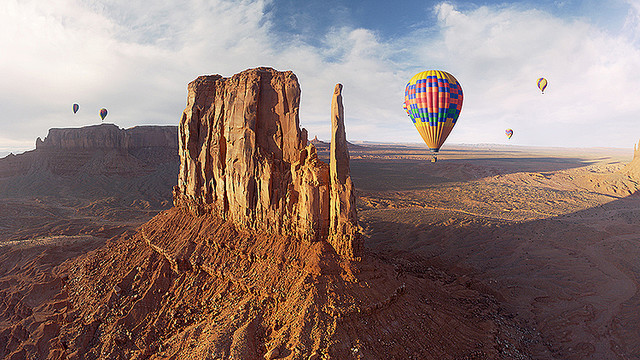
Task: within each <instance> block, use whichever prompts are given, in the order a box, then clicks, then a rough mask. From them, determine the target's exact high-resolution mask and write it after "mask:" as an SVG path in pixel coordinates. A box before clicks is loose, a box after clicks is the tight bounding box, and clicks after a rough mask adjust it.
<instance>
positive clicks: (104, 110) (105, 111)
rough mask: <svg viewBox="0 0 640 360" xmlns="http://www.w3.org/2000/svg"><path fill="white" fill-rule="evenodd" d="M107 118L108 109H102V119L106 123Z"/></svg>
mask: <svg viewBox="0 0 640 360" xmlns="http://www.w3.org/2000/svg"><path fill="white" fill-rule="evenodd" d="M105 117H107V109H105V108H102V109H100V118H101V119H102V121H104V118H105Z"/></svg>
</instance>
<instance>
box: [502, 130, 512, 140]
mask: <svg viewBox="0 0 640 360" xmlns="http://www.w3.org/2000/svg"><path fill="white" fill-rule="evenodd" d="M504 133H505V135H507V138H509V139H511V137H512V136H513V130H511V129H507V130H505V131H504Z"/></svg>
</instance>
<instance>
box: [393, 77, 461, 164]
mask: <svg viewBox="0 0 640 360" xmlns="http://www.w3.org/2000/svg"><path fill="white" fill-rule="evenodd" d="M462 98H463V96H462V87H461V86H460V83H459V82H458V80H456V78H454V77H453V75H451V74H449V73H447V72H444V71H440V70H428V71H423V72H420V73H417V74H415V75H414V76H413V77H412V78H411V80H409V83H408V84H407V87H406V89H405V91H404V109H405V111H406V112H407V114H408V115H409V117H410V118H411V120H413V124H414V125H415V126H416V129H417V130H418V132H419V133H420V136H422V140H424V142H425V143H426V144H427V146H428V147H429V150H431V151H432V152H433V159H432V161H433V162H435V161H437V156H436V155H437V153H438V152H439V151H440V147H441V146H442V144H443V143H444V141H445V140H446V139H447V136H449V133H451V130H452V129H453V127H454V126H455V124H456V121H458V117H459V116H460V111H461V110H462Z"/></svg>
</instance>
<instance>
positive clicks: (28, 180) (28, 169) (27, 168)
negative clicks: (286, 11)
mask: <svg viewBox="0 0 640 360" xmlns="http://www.w3.org/2000/svg"><path fill="white" fill-rule="evenodd" d="M177 153H178V127H177V126H136V127H132V128H129V129H121V128H119V127H118V126H116V125H114V124H101V125H93V126H86V127H80V128H53V129H50V130H49V133H48V135H47V137H45V139H44V140H42V139H40V138H38V139H37V140H36V149H35V150H31V151H27V152H24V153H22V154H18V155H9V156H6V157H4V158H1V159H0V180H2V181H0V196H26V195H29V196H48V195H51V196H57V197H61V196H70V197H77V196H80V197H85V196H88V197H90V198H96V197H108V196H116V197H123V198H126V199H131V198H135V199H141V198H144V197H149V198H153V199H154V201H155V200H157V203H167V204H168V203H170V202H171V201H170V200H171V188H172V186H173V185H174V184H175V174H176V172H177V169H178V161H179V159H178V155H177ZM148 200H150V199H148Z"/></svg>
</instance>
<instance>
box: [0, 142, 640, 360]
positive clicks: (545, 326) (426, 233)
mask: <svg viewBox="0 0 640 360" xmlns="http://www.w3.org/2000/svg"><path fill="white" fill-rule="evenodd" d="M320 155H321V157H322V155H323V152H322V151H320ZM632 156H633V153H632V151H631V150H616V149H541V148H522V147H507V146H450V147H445V149H443V152H442V153H441V155H440V157H439V162H438V163H436V164H432V163H430V162H429V155H428V154H427V153H426V151H425V148H424V147H422V146H419V147H415V146H414V147H412V146H375V147H354V148H353V149H351V158H352V160H351V171H352V177H353V181H354V184H355V186H356V188H357V191H358V193H357V195H358V197H359V200H358V210H359V220H360V226H361V228H362V232H363V234H364V235H365V245H366V247H367V249H368V250H369V254H370V255H368V256H374V257H375V256H378V257H380V256H382V257H384V258H385V259H391V260H385V262H384V264H387V265H384V266H390V265H388V264H389V263H394V262H395V264H396V265H397V264H402V262H403V261H405V260H403V259H407V258H411V257H412V256H414V258H416V259H420V264H417V263H411V264H409V265H407V266H405V267H407V268H410V267H427V268H426V269H427V270H425V274H429V273H430V272H434V271H444V272H445V273H446V274H448V275H447V276H452V277H454V278H455V279H456V280H455V282H454V283H455V284H456V286H457V287H456V288H455V289H457V290H455V291H453V290H451V291H450V293H451V294H454V295H455V294H462V292H463V291H466V290H464V289H465V286H466V287H467V288H468V290H469V291H472V295H473V296H474V297H478V296H480V295H478V294H487V295H488V296H489V297H491V299H495V300H496V303H497V304H498V305H499V307H501V308H504V309H505V312H506V313H508V314H510V315H509V316H513V317H514V318H515V320H517V322H518V323H521V324H523V325H522V326H523V328H526V329H528V330H532V331H534V332H535V334H534V335H532V337H533V338H540V339H541V343H540V344H537V345H535V346H531V347H530V348H529V349H530V350H531V351H533V353H532V354H531V357H532V358H538V359H548V358H550V357H553V358H558V359H640V295H639V294H638V283H639V281H640V275H639V274H640V260H639V259H640V247H639V246H638V241H639V240H640V235H638V234H640V231H639V230H640V196H639V195H637V194H635V193H636V192H637V190H638V186H639V185H638V183H639V181H638V180H639V179H638V178H637V177H634V176H633V174H630V173H629V172H628V167H627V166H626V164H627V163H629V162H630V161H631V159H632ZM109 204H110V200H109V199H103V200H98V201H87V202H84V201H82V200H77V202H70V201H68V200H65V201H58V200H55V199H51V198H25V199H20V198H15V197H13V198H4V199H1V201H0V211H1V213H2V218H1V219H0V234H2V238H1V239H0V240H2V242H3V243H4V244H3V245H0V254H1V255H2V259H4V260H3V261H2V267H1V269H3V271H2V274H4V275H3V276H0V278H1V281H0V285H1V287H2V289H0V290H2V292H3V294H5V295H7V296H5V297H4V298H6V299H5V300H4V301H3V303H2V304H0V315H1V316H0V317H1V318H2V322H0V328H2V327H3V326H8V325H9V323H16V321H22V322H23V323H24V324H33V325H32V326H34V328H35V326H36V325H38V324H40V325H38V326H44V327H43V329H40V327H38V329H40V330H41V333H42V336H40V338H39V339H47V338H48V337H47V336H50V337H54V335H55V334H62V335H64V331H60V330H56V329H49V328H48V327H47V326H50V325H47V324H48V323H46V322H43V321H42V320H38V319H36V318H35V317H36V316H35V315H33V316H32V314H31V311H32V310H30V309H31V308H33V309H35V311H41V312H42V313H43V314H48V313H47V312H50V313H51V314H57V311H58V309H57V307H58V306H63V305H57V304H58V303H57V302H53V303H51V302H50V303H47V304H46V306H45V305H42V306H40V307H38V305H37V304H40V303H42V299H39V297H42V296H49V295H50V296H51V297H53V298H54V300H55V297H56V296H62V297H61V298H60V300H59V303H60V304H67V305H64V306H66V307H67V308H69V305H68V304H69V302H68V301H71V300H66V299H67V296H69V299H73V296H75V295H73V293H71V295H64V292H65V291H67V290H64V289H66V288H65V283H64V282H61V281H60V280H57V279H58V278H59V277H56V276H57V275H56V272H64V271H67V272H69V271H70V270H65V265H64V264H75V262H71V263H70V262H69V261H72V260H73V258H75V257H77V256H79V255H82V254H84V253H86V252H88V251H90V250H93V249H95V248H97V247H100V246H102V244H104V242H105V240H106V239H107V238H110V237H112V236H116V235H122V236H125V235H126V234H127V233H129V232H132V231H133V229H135V228H136V227H137V226H139V225H140V224H142V223H143V222H145V221H146V220H147V219H148V218H150V217H151V216H152V215H153V213H152V212H149V209H146V208H145V206H143V205H139V206H137V207H131V208H129V207H121V206H119V205H118V206H110V205H109ZM132 239H136V238H132ZM141 239H142V238H140V239H138V241H139V242H140V243H141V244H142V245H140V246H141V247H140V248H141V249H142V248H144V241H142V240H141ZM145 240H146V241H147V242H148V241H149V240H147V239H145ZM114 244H115V243H114ZM118 244H120V245H118V246H121V247H122V249H127V248H126V247H125V245H126V242H120V243H118ZM113 246H116V245H113ZM26 250H29V251H26ZM104 251H107V250H104ZM104 251H103V252H104ZM318 251H319V250H318ZM25 254H27V255H28V256H27V255H25ZM97 254H99V253H97ZM150 254H151V255H149V256H150V258H151V257H153V256H155V255H153V252H151V253H150ZM131 256H132V258H133V257H135V256H139V255H137V253H136V252H132V255H131ZM220 256H222V255H220ZM98 258H99V257H97V255H94V257H93V259H98ZM105 259H106V256H105ZM118 259H119V258H117V259H116V258H114V259H112V260H110V261H111V262H112V263H113V264H114V265H113V266H116V265H118V264H119V262H118ZM67 260H69V261H67ZM65 261H67V262H66V263H64V262H65ZM83 261H84V260H83ZM154 261H155V260H154ZM120 263H122V262H120ZM59 264H62V265H61V267H56V266H57V265H59ZM248 264H249V265H251V264H253V263H248ZM249 265H247V266H249ZM69 266H71V265H69ZM251 266H253V265H251ZM381 266H382V265H381ZM394 266H395V265H394ZM94 268H96V269H100V267H94ZM400 268H402V266H400ZM432 268H433V269H438V270H432ZM149 269H150V270H149V271H151V270H152V269H155V268H153V267H149ZM158 269H160V268H158ZM158 269H156V270H154V271H156V272H157V273H158V274H164V273H165V272H166V273H167V274H169V273H171V270H170V269H169V270H168V269H164V270H163V269H160V270H158ZM100 271H101V270H100ZM261 271H262V270H261ZM390 271H391V270H390ZM396 271H397V270H396ZM294 273H295V272H294ZM25 274H26V275H25ZM71 274H72V275H73V271H71ZM105 274H107V273H106V270H105ZM114 274H116V273H115V272H113V273H109V274H108V275H104V276H110V277H114V279H115V278H117V276H116V275H114ZM185 274H186V273H185ZM363 274H365V275H366V274H367V272H366V271H363ZM372 274H373V272H372ZM365 275H362V276H365ZM374 275H375V276H374ZM374 275H371V277H372V278H377V277H380V275H376V274H374ZM83 276H85V277H86V278H87V279H89V277H88V275H83ZM101 276H102V275H101ZM123 276H124V275H123ZM150 276H151V275H150ZM154 276H155V275H154ZM158 276H159V275H158ZM163 276H164V275H163ZM180 276H186V275H180ZM367 276H368V275H367ZM397 276H398V275H393V274H391V275H389V276H388V278H389V279H393V280H388V279H387V278H384V279H385V281H384V282H383V283H389V284H388V287H389V288H390V289H391V288H394V287H393V286H391V285H392V284H391V283H392V282H394V281H395V282H398V281H400V280H398V278H397ZM409 276H410V277H409V279H413V277H412V276H413V275H409ZM78 278H79V279H81V278H82V277H80V275H78ZM98 278H99V277H96V279H98ZM292 278H293V277H292ZM73 279H75V278H74V277H73V276H71V280H73ZM123 279H127V278H126V277H124V278H123ZM142 279H143V280H144V279H145V278H144V277H143V278H142ZM400 279H402V275H400ZM465 279H468V281H467V280H465ZM71 280H69V284H71ZM118 281H124V280H122V279H119V278H118ZM136 281H142V280H136ZM185 281H186V280H185ZM405 281H406V282H407V284H410V281H409V280H405ZM411 281H414V280H411ZM420 281H422V280H420ZM438 281H441V280H438ZM415 282H416V284H415V285H411V286H413V288H416V289H419V288H420V287H421V286H423V285H422V284H423V282H419V281H418V280H415ZM465 282H466V283H465ZM442 283H443V284H445V283H446V282H442ZM78 284H84V285H83V286H86V288H87V289H89V288H90V286H98V285H96V284H98V282H89V281H88V280H87V281H86V282H82V281H79V282H78ZM175 284H176V285H172V286H178V285H180V286H182V285H183V283H182V282H175ZM429 284H435V285H434V286H436V285H437V284H439V283H438V282H437V281H436V280H433V282H432V283H429ZM394 285H395V283H394ZM47 286H49V287H51V289H54V290H55V289H57V290H55V291H54V290H51V291H50V293H49V292H46V291H45V292H42V291H41V290H39V289H40V288H47ZM69 286H71V285H69ZM225 286H226V285H225ZM407 286H410V285H407ZM76 287H78V291H79V293H82V291H84V292H87V291H89V290H86V289H85V290H81V289H82V287H80V285H78V286H76ZM61 289H62V290H61ZM91 289H93V288H91ZM150 289H152V288H150ZM381 289H382V287H381ZM394 289H395V288H394ZM425 289H427V288H425ZM437 289H439V290H437ZM427 290H428V289H427ZM427 290H425V291H427ZM56 291H58V292H56ZM60 291H62V292H60ZM91 291H93V290H91ZM212 291H213V290H212ZM216 291H217V290H216ZM431 291H432V294H436V293H437V294H438V296H435V295H433V296H432V297H433V299H432V300H431V301H443V303H442V306H443V307H445V306H448V305H445V304H448V303H447V302H444V300H443V299H445V298H446V296H445V295H443V294H441V293H442V292H443V291H444V292H446V291H449V290H447V288H446V287H444V286H443V287H442V288H434V290H428V291H427V292H431ZM391 292H392V291H391ZM17 293H20V294H26V295H29V294H33V296H32V298H29V296H26V297H24V299H23V300H22V302H16V301H14V300H12V299H14V298H15V296H13V295H11V294H17ZM149 293H151V292H149ZM407 293H408V294H411V295H405V296H406V297H405V298H402V299H411V297H416V298H417V296H418V295H416V294H420V296H427V295H425V294H426V293H425V294H422V293H420V292H419V291H418V290H416V292H415V293H414V292H411V291H407ZM56 294H58V295H56ZM60 294H62V295H60ZM132 294H133V290H132ZM195 294H196V293H194V298H195V297H196V295H195ZM381 294H382V292H381ZM385 294H386V293H385ZM10 295H11V296H10ZM63 295H64V296H63ZM387 295H388V294H386V295H384V296H387ZM21 296H22V295H21ZM384 296H383V295H380V297H381V298H383V297H384ZM451 296H453V295H451ZM456 296H457V295H456ZM132 298H133V295H132ZM478 298H479V299H480V297H478ZM87 299H88V297H87ZM99 299H100V298H99V297H97V298H96V303H97V301H98V300H99ZM438 299H439V300H438ZM469 299H470V298H469ZM469 299H467V298H465V301H468V300H469ZM483 301H484V300H483ZM487 301H489V300H487ZM491 301H493V300H491ZM30 302H31V303H30ZM402 302H406V305H403V306H404V307H401V306H400V305H393V307H391V308H390V309H389V310H385V312H384V313H383V315H379V317H380V319H385V321H389V322H392V320H393V316H394V315H393V311H396V310H398V309H405V308H406V307H408V306H410V305H411V304H413V303H412V302H410V301H409V300H402ZM133 303H134V302H133V300H132V301H131V304H133ZM20 304H23V305H25V306H22V305H20ZM123 304H125V305H126V304H129V303H128V302H123ZM174 305H175V306H176V307H177V308H178V307H179V304H177V303H176V304H174ZM21 306H22V307H21ZM123 306H124V305H123ZM127 306H129V305H127ZM132 306H133V305H132ZM292 306H293V305H292ZM296 306H298V305H296ZM363 306H364V305H363ZM396 306H397V309H396V308H395V307H396ZM411 306H413V305H411ZM116 308H117V307H116ZM88 309H89V308H87V310H83V311H85V312H87V314H88V311H89V310H88ZM283 309H286V310H287V311H289V310H290V309H289V307H286V306H285V307H284V308H283ZM292 309H293V307H292ZM394 309H395V310H394ZM451 309H458V308H454V307H452V308H451ZM492 309H493V308H492ZM234 311H235V310H234ZM283 311H284V310H283ZM456 311H457V310H456ZM492 311H494V312H495V311H497V310H492ZM34 314H35V313H34ZM83 314H84V313H83V312H81V313H80V315H82V316H84V315H83ZM436 314H439V315H438V316H440V317H441V320H442V323H447V322H451V321H452V320H451V319H458V318H460V319H462V318H464V317H463V316H458V315H455V314H453V310H452V314H453V315H451V316H449V315H447V316H444V315H442V314H445V315H446V312H437V313H436ZM80 315H78V316H80ZM441 315H442V316H441ZM47 316H49V315H47ZM51 316H52V315H51ZM207 316H208V315H207ZM216 316H217V315H216ZM274 316H275V315H274ZM278 316H279V315H278ZM283 316H284V315H283ZM376 316H378V315H376ZM434 316H435V315H434ZM492 316H493V315H492ZM79 318H80V317H79ZM159 318H160V317H159ZM274 318H275V317H274ZM21 319H22V320H21ZM29 319H30V320H29ZM491 319H492V323H491V324H500V323H501V322H503V321H505V320H504V319H503V318H502V317H497V316H494V317H492V318H491ZM27 320H28V321H27ZM370 320H371V319H368V318H367V321H370ZM69 321H71V320H69ZM456 321H458V320H456ZM71 324H72V325H73V324H75V323H74V322H71ZM203 324H207V322H203ZM354 324H355V323H354ZM358 324H359V323H358ZM429 324H430V326H433V325H434V324H437V323H433V322H431V323H429ZM461 324H462V322H461ZM72 325H69V326H70V328H69V329H70V330H69V331H71V329H75V327H73V326H75V325H73V326H72ZM396 325H398V324H396ZM415 325H416V328H418V326H422V325H420V324H419V323H416V324H415ZM203 326H204V325H203ZM353 326H354V327H355V326H356V325H353ZM357 326H360V325H357ZM394 326H395V325H394ZM398 326H400V325H398ZM461 326H462V325H461ZM464 326H466V325H464ZM469 326H470V325H469ZM483 326H484V325H483ZM487 326H488V325H487ZM492 326H494V325H492ZM400 327H401V326H400ZM25 328H27V325H25ZM5 329H6V331H4V332H7V333H8V332H9V331H11V334H12V335H11V336H13V338H18V337H19V334H18V333H19V331H18V330H19V329H20V328H19V327H15V326H14V327H6V328H5ZM40 330H38V331H40ZM45 330H46V331H45ZM454 330H455V329H452V330H451V331H452V332H451V333H455V331H454ZM474 331H477V330H471V329H470V330H469V331H468V332H467V333H473V332H474ZM451 333H449V335H450V334H451ZM16 334H17V335H16ZM47 334H50V335H47ZM274 334H276V333H274ZM277 334H280V332H278V333H277ZM372 334H374V333H372ZM0 335H2V334H0ZM449 335H447V336H449ZM2 336H4V335H2ZM7 336H8V335H7ZM55 336H61V335H55ZM277 336H280V335H277ZM277 336H276V335H274V337H273V339H278V338H277ZM336 336H337V335H336ZM345 336H346V335H345ZM372 336H373V335H372ZM60 338H62V337H60ZM445 338H447V337H444V336H443V339H445ZM514 338H515V337H514ZM56 339H57V338H56ZM76 340H77V339H76ZM116 340H117V339H116ZM116 340H114V341H115V342H114V344H116V343H118V341H120V340H117V341H116ZM77 341H78V342H80V340H77ZM83 341H84V340H83ZM87 341H88V340H87ZM25 344H29V342H28V341H27V342H25ZM30 346H32V347H34V348H37V347H38V346H40V345H38V343H35V344H34V345H30ZM59 346H60V348H66V346H67V345H66V343H64V342H61V345H59ZM484 347H486V348H487V349H489V348H490V346H489V345H488V344H486V343H485V345H484ZM24 348H25V349H29V348H28V347H24ZM505 348H507V347H506V345H505V346H504V347H503V349H502V350H504V349H505ZM487 349H485V350H483V351H485V353H488V351H489V350H487ZM347 350H348V349H347ZM441 350H442V351H445V352H446V349H445V348H443V349H441ZM24 351H27V350H24ZM176 351H178V348H177V347H176ZM336 351H338V350H336ZM345 351H346V350H345ZM412 351H414V350H412ZM415 351H422V350H420V349H418V348H416V349H415ZM430 351H431V350H430ZM21 354H24V353H21ZM465 356H466V355H465ZM468 358H469V357H468ZM480 358H482V357H480Z"/></svg>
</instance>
